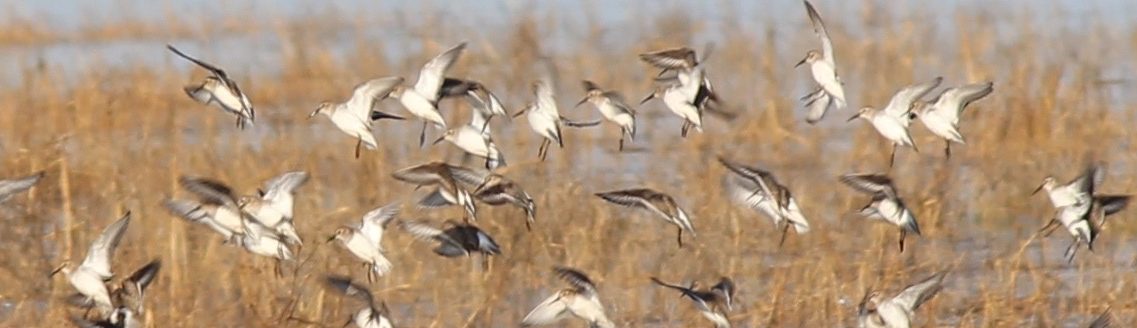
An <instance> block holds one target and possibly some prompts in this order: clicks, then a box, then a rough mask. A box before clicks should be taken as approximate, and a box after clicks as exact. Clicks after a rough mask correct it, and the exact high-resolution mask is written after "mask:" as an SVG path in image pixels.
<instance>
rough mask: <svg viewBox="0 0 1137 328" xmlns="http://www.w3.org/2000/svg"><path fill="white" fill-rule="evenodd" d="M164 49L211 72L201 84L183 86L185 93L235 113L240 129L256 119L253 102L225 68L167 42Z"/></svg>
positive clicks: (197, 99)
mask: <svg viewBox="0 0 1137 328" xmlns="http://www.w3.org/2000/svg"><path fill="white" fill-rule="evenodd" d="M166 49H170V51H171V52H173V53H174V54H175V55H178V57H182V58H185V59H186V60H189V61H190V62H193V63H194V64H197V66H201V68H204V69H206V70H208V71H209V73H210V74H212V75H211V76H209V77H206V78H205V81H203V82H202V83H201V84H198V85H190V86H187V87H185V92H186V95H189V97H190V98H191V99H193V100H194V101H196V102H198V103H200V104H202V105H207V106H208V105H217V107H220V108H221V110H224V111H225V112H227V113H231V114H233V115H236V116H237V127H238V128H240V129H244V128H245V127H246V126H249V125H253V120H254V119H256V111H254V110H253V103H252V102H251V101H249V97H248V96H246V95H245V93H244V92H241V87H239V86H237V81H234V80H233V79H231V78H229V74H228V73H225V70H222V69H221V68H219V67H217V66H214V65H211V64H209V63H206V62H204V61H201V60H199V59H197V58H194V57H192V56H190V55H187V54H185V53H183V52H182V51H181V50H178V48H174V46H172V45H168V44H167V45H166Z"/></svg>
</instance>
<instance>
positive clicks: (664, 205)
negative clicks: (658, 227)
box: [596, 188, 695, 247]
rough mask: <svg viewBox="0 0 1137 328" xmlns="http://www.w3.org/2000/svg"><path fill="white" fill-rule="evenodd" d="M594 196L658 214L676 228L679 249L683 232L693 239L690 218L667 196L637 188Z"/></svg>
mask: <svg viewBox="0 0 1137 328" xmlns="http://www.w3.org/2000/svg"><path fill="white" fill-rule="evenodd" d="M596 196H597V197H600V198H601V199H604V200H605V201H608V202H609V203H612V204H616V205H622V206H627V207H633V208H640V209H645V210H648V211H651V212H652V213H655V214H658V215H659V217H660V218H662V219H663V220H664V221H667V222H669V223H671V224H674V225H675V226H676V227H677V229H676V231H678V235H677V236H676V237H675V239H676V241H677V242H678V243H679V247H683V231H684V230H686V231H687V232H689V233H691V237H692V238H694V237H695V227H694V226H693V225H692V224H691V218H690V217H689V216H688V215H687V212H685V211H683V209H682V208H680V207H679V204H677V203H676V202H675V199H674V198H671V196H668V195H667V194H664V193H661V192H658V191H655V190H651V189H647V188H637V189H626V190H616V191H609V192H602V193H597V194H596Z"/></svg>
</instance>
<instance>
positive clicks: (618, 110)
mask: <svg viewBox="0 0 1137 328" xmlns="http://www.w3.org/2000/svg"><path fill="white" fill-rule="evenodd" d="M583 85H584V91H585V96H584V98H583V99H581V100H580V101H579V102H577V103H576V107H580V105H583V104H584V103H585V102H589V103H592V105H593V106H596V110H598V111H600V114H601V115H602V116H604V119H605V120H608V121H609V122H612V123H615V124H616V125H618V126H620V147H619V148H618V150H620V151H623V150H624V137H627V138H628V140H629V141H635V139H636V110H634V109H632V107H631V106H628V103H627V102H625V101H624V96H623V95H621V94H620V93H618V92H615V91H604V89H601V88H600V86H598V85H597V84H596V83H593V82H592V81H584V82H583Z"/></svg>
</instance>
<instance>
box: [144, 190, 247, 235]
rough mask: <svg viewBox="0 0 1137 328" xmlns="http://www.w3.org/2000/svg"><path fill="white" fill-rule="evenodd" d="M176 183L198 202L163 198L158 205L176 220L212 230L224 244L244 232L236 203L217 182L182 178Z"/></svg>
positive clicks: (230, 192) (231, 193)
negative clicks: (176, 218) (200, 225)
mask: <svg viewBox="0 0 1137 328" xmlns="http://www.w3.org/2000/svg"><path fill="white" fill-rule="evenodd" d="M178 184H179V185H181V186H182V188H183V189H185V190H186V191H189V192H190V193H192V194H194V195H195V196H197V197H198V199H199V200H197V201H194V200H184V199H166V200H164V201H163V202H162V205H163V206H165V207H166V209H167V210H169V211H170V213H171V214H174V215H175V216H177V217H179V218H182V219H185V220H187V221H189V222H190V223H196V224H202V225H205V226H207V227H209V228H210V229H213V231H216V232H217V233H218V234H221V236H222V237H224V238H225V242H227V243H229V242H235V241H236V237H237V235H238V234H241V233H242V231H243V230H244V229H245V228H244V225H243V224H242V223H241V221H243V220H244V218H243V217H244V216H245V214H244V213H243V211H241V209H240V206H239V205H238V204H237V203H236V200H235V198H234V197H235V196H234V195H233V191H232V189H230V188H229V186H226V185H225V184H224V183H221V182H219V181H216V180H211V179H207V178H200V177H188V176H182V177H179V178H178Z"/></svg>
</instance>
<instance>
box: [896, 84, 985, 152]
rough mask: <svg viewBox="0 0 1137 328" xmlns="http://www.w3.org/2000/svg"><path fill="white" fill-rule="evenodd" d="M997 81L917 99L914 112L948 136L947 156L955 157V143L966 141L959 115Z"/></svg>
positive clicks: (934, 130) (926, 125)
mask: <svg viewBox="0 0 1137 328" xmlns="http://www.w3.org/2000/svg"><path fill="white" fill-rule="evenodd" d="M993 86H994V83H991V82H984V83H975V84H968V85H963V86H958V87H954V88H947V89H944V91H943V92H941V93H940V95H939V96H937V97H936V98H935V99H933V100H931V101H922V100H917V101H915V102H913V103H912V112H913V113H915V114H916V117H919V118H920V122H923V123H924V126H925V127H927V128H928V131H932V133H934V134H935V135H937V136H939V137H940V138H943V139H944V156H946V157H948V158H951V143H952V142H955V143H959V144H963V143H964V142H963V135H961V134H960V133H959V116H960V115H962V114H963V110H964V109H965V108H967V105H970V104H971V103H972V102H974V101H976V100H979V99H983V97H986V96H987V95H989V94H991V92H992V91H994V90H995V89H994V88H993Z"/></svg>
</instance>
